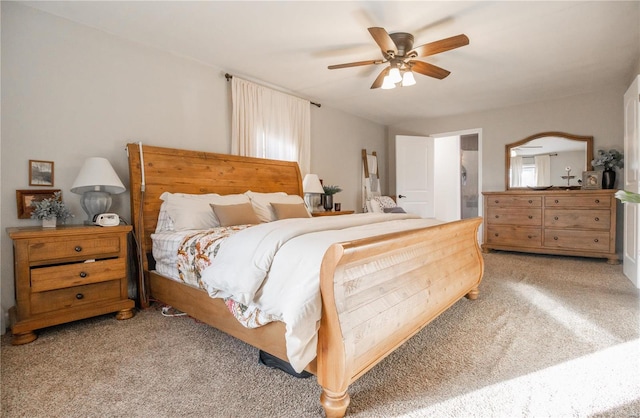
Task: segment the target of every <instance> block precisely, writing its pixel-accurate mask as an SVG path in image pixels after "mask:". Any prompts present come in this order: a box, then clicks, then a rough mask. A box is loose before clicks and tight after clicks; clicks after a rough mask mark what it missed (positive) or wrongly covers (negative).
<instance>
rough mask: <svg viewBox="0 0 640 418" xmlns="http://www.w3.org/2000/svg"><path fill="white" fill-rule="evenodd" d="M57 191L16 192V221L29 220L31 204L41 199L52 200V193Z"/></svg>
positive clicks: (31, 209) (31, 210) (57, 190)
mask: <svg viewBox="0 0 640 418" xmlns="http://www.w3.org/2000/svg"><path fill="white" fill-rule="evenodd" d="M59 191H60V190H59V189H51V190H16V202H17V204H18V219H30V218H31V212H33V207H31V203H32V202H39V201H41V200H43V199H52V198H53V197H55V196H54V193H56V192H59Z"/></svg>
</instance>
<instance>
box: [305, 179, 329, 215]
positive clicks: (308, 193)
mask: <svg viewBox="0 0 640 418" xmlns="http://www.w3.org/2000/svg"><path fill="white" fill-rule="evenodd" d="M302 191H303V193H304V195H305V198H307V201H306V204H307V207H308V208H309V210H311V211H312V212H314V211H316V206H318V205H316V204H315V203H312V202H311V199H312V198H313V195H316V194H323V193H324V189H323V188H322V183H320V179H319V178H318V175H317V174H307V175H305V176H304V180H302Z"/></svg>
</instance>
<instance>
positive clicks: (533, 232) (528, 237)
mask: <svg viewBox="0 0 640 418" xmlns="http://www.w3.org/2000/svg"><path fill="white" fill-rule="evenodd" d="M486 244H493V245H510V246H518V247H539V246H540V245H542V232H541V229H540V228H518V227H515V226H491V227H489V228H488V229H487V239H486Z"/></svg>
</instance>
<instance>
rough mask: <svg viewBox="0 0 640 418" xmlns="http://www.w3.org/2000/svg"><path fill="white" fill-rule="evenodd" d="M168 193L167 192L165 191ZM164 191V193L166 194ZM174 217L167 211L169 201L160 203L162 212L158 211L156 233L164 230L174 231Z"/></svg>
mask: <svg viewBox="0 0 640 418" xmlns="http://www.w3.org/2000/svg"><path fill="white" fill-rule="evenodd" d="M165 193H166V192H165ZM165 193H163V194H162V195H163V196H164V194H165ZM173 230H174V226H173V219H171V216H169V212H167V202H162V204H161V205H160V212H159V213H158V223H157V224H156V233H158V232H162V231H173Z"/></svg>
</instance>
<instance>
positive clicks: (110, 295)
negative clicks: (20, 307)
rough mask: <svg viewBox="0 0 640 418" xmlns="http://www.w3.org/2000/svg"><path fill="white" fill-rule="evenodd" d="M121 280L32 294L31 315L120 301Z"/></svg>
mask: <svg viewBox="0 0 640 418" xmlns="http://www.w3.org/2000/svg"><path fill="white" fill-rule="evenodd" d="M120 283H121V281H120V280H110V281H108V282H102V283H94V284H88V285H84V286H76V287H69V288H66V289H58V290H49V291H48V292H37V293H32V294H31V313H32V314H41V313H45V312H52V311H57V310H61V309H69V308H73V307H76V306H80V305H87V304H90V303H95V302H99V301H104V300H110V299H111V300H118V299H120Z"/></svg>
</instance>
